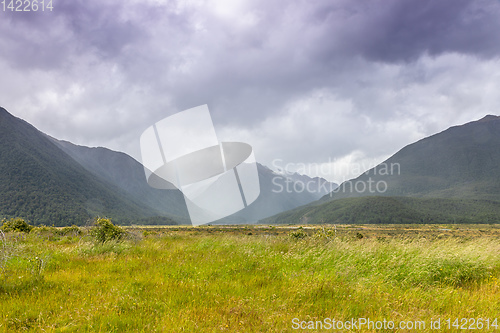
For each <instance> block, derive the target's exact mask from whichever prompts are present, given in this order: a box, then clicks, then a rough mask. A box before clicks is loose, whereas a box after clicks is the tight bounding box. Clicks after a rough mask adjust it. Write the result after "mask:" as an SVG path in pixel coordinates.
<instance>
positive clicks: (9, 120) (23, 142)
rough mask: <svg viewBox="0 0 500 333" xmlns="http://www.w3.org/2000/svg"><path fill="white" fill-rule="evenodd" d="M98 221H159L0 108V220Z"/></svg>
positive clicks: (66, 223) (47, 221)
mask: <svg viewBox="0 0 500 333" xmlns="http://www.w3.org/2000/svg"><path fill="white" fill-rule="evenodd" d="M96 215H105V216H110V217H113V218H115V219H117V220H119V221H120V222H121V223H127V222H130V221H131V220H133V219H141V218H145V217H152V216H155V215H159V214H158V213H157V212H154V211H152V210H151V209H150V208H148V207H146V206H144V205H141V204H140V203H137V202H134V201H133V200H130V199H129V198H127V196H126V193H125V192H123V191H121V190H120V189H119V188H118V187H116V186H114V185H113V184H110V183H106V182H103V181H102V180H101V179H98V178H97V177H96V176H94V175H93V174H92V173H90V172H88V171H87V170H86V169H85V168H83V167H82V166H81V165H80V164H78V163H77V162H76V161H75V160H74V159H72V158H71V157H70V156H68V155H67V154H66V153H65V152H63V151H62V150H61V149H60V148H59V147H58V146H57V145H55V144H54V143H53V142H52V140H50V139H49V138H47V136H46V135H45V134H43V133H41V132H40V131H38V130H37V129H36V128H34V127H33V126H31V125H30V124H28V123H27V122H25V121H23V120H21V119H18V118H16V117H14V116H12V115H11V114H10V113H8V112H7V111H6V110H5V109H3V108H0V217H15V216H19V217H23V218H25V219H28V220H30V221H31V222H32V223H34V224H47V225H56V226H60V225H70V224H78V225H81V224H84V223H86V222H87V220H88V219H90V218H92V217H94V216H96Z"/></svg>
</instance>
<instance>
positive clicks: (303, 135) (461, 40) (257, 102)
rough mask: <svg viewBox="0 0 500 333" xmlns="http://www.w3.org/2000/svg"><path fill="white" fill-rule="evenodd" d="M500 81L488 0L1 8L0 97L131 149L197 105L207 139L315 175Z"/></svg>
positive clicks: (61, 132)
mask: <svg viewBox="0 0 500 333" xmlns="http://www.w3.org/2000/svg"><path fill="white" fill-rule="evenodd" d="M46 1H47V0H46ZM0 6H1V5H0ZM0 9H2V8H0ZM499 92H500V1H498V0H469V1H467V0H373V1H370V0H338V1H332V0H328V1H321V0H315V1H309V0H308V1H293V0H272V1H270V0H262V1H261V0H252V1H241V0H227V1H161V0H155V1H152V0H140V1H126V0H107V1H103V0H82V1H80V0H53V11H52V12H47V11H46V12H30V13H25V12H10V11H9V10H7V11H6V12H3V11H0V105H1V106H3V107H5V108H6V109H7V110H8V111H10V112H11V113H12V114H14V115H15V116H17V117H20V118H22V119H24V120H26V121H28V122H30V123H31V124H33V125H34V126H35V127H37V128H38V129H40V130H41V131H43V132H45V133H47V134H49V135H51V136H54V137H56V138H58V139H64V140H69V141H71V142H73V143H76V144H81V145H89V146H104V147H108V148H111V149H114V150H119V151H124V152H126V153H129V154H130V155H132V156H133V157H135V158H136V159H138V160H140V150H139V137H140V135H141V134H142V132H143V131H144V130H145V129H146V128H147V127H149V126H150V125H152V124H153V123H155V122H157V121H159V120H161V119H163V118H165V117H166V116H169V115H172V114H174V113H176V112H179V111H182V110H185V109H188V108H191V107H195V106H198V105H202V104H208V106H209V108H210V111H211V114H212V117H213V121H214V125H215V127H216V130H217V134H218V136H219V139H220V140H227V141H243V142H247V143H249V144H251V145H252V146H253V148H254V151H255V156H256V158H257V160H258V161H259V162H261V163H263V164H265V165H268V166H270V167H273V165H274V167H276V166H282V167H283V166H284V165H285V163H292V164H291V165H290V166H291V167H293V166H295V167H298V168H299V169H300V168H302V166H303V164H302V163H304V164H307V165H310V166H311V168H309V170H306V171H308V173H309V174H311V175H314V174H315V173H316V171H320V170H319V167H316V166H319V165H321V164H323V171H324V173H323V174H321V175H322V176H324V177H326V178H328V179H330V180H335V181H341V180H343V179H344V178H348V177H349V176H355V174H356V173H357V172H359V171H364V170H359V169H360V168H363V167H365V168H368V167H369V166H373V165H374V164H376V163H379V162H382V161H383V160H384V159H385V158H387V157H389V156H390V155H392V154H394V153H395V152H397V151H398V150H399V149H401V148H402V147H404V146H405V145H407V144H409V143H412V142H414V141H416V140H419V139H421V138H423V137H426V136H429V135H431V134H434V133H437V132H440V131H442V130H445V129H446V128H448V127H450V126H453V125H458V124H463V123H466V122H469V121H472V120H476V119H479V118H482V117H483V116H484V115H486V114H499V113H500V111H499V110H500V94H499ZM328 163H330V164H328ZM327 166H329V167H327ZM348 166H349V169H346V168H347V167H348ZM299 171H300V170H299ZM348 173H351V175H347V174H348Z"/></svg>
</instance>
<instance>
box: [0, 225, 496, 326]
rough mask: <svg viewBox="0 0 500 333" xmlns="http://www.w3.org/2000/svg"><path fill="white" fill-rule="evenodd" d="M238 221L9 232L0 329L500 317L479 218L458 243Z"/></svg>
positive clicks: (487, 236)
mask: <svg viewBox="0 0 500 333" xmlns="http://www.w3.org/2000/svg"><path fill="white" fill-rule="evenodd" d="M247 228H248V227H245V230H243V232H241V233H236V232H226V233H224V232H217V233H214V232H210V233H208V232H205V231H203V229H201V230H200V229H197V230H195V231H193V230H192V229H189V230H188V229H186V230H183V229H177V230H171V229H165V230H155V231H151V230H149V231H147V232H137V230H134V231H133V232H134V234H133V235H132V236H129V237H125V239H124V240H122V241H120V242H113V241H110V242H105V243H102V244H98V243H95V242H92V240H91V239H90V238H89V236H86V235H76V234H71V233H69V234H68V235H66V236H61V235H58V236H57V237H54V238H50V237H47V235H46V233H47V232H53V230H52V231H50V230H49V231H46V232H38V233H30V234H28V235H24V236H23V237H18V235H15V234H7V235H6V239H7V242H9V244H11V245H12V246H13V247H15V248H16V255H15V256H12V257H9V258H8V260H6V261H5V269H4V272H3V273H0V274H1V280H0V304H1V307H0V332H16V331H23V332H25V331H28V332H30V331H32V332H38V331H41V330H43V331H47V332H130V331H132V332H154V331H158V332H177V331H188V332H189V331H192V332H216V331H217V332H219V331H231V332H274V331H276V332H282V331H294V330H292V319H293V318H300V319H301V320H322V319H323V318H326V317H328V318H337V319H343V320H347V319H350V318H358V317H365V318H370V319H372V320H383V319H386V320H394V321H399V320H427V321H429V320H430V319H431V318H434V319H436V318H438V317H440V318H461V317H467V318H469V317H475V318H479V317H484V318H496V317H497V316H498V313H499V310H500V297H499V287H500V285H499V283H498V278H499V276H500V241H499V239H498V238H497V237H496V236H495V237H491V233H489V231H488V230H489V229H488V227H487V226H485V229H484V231H482V232H481V235H479V236H474V237H470V238H467V239H464V238H463V237H437V236H436V237H428V235H429V233H428V234H427V237H426V238H422V237H417V236H415V237H404V236H402V235H404V234H401V233H398V234H397V237H396V236H395V237H392V236H390V235H388V233H387V232H386V233H385V234H384V233H383V232H378V233H377V234H376V236H372V234H370V232H368V231H364V230H361V231H359V230H357V229H355V230H353V232H352V233H341V232H339V233H336V232H330V230H326V231H325V230H324V229H313V230H311V229H304V230H302V229H300V235H301V236H300V237H296V236H293V235H292V236H289V234H290V233H297V230H295V229H294V230H291V231H288V233H285V232H281V231H280V232H278V233H277V234H274V230H273V231H272V232H268V233H264V232H259V230H257V229H255V230H254V229H252V230H251V233H252V235H248V233H249V232H248V230H247ZM492 228H493V227H492ZM435 230H436V231H435V232H436V234H438V233H441V231H440V230H439V228H436V229H435ZM495 230H496V229H495ZM358 232H360V233H363V234H364V235H365V236H364V237H363V238H361V239H360V238H358V237H356V233H358ZM495 235H496V234H495ZM35 258H43V260H44V265H43V269H39V270H38V272H37V267H39V265H40V261H36V259H35ZM37 265H38V266H37Z"/></svg>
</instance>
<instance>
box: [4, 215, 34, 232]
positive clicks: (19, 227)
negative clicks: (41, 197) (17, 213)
mask: <svg viewBox="0 0 500 333" xmlns="http://www.w3.org/2000/svg"><path fill="white" fill-rule="evenodd" d="M2 222H3V225H2V230H3V231H5V232H8V231H17V232H26V233H28V232H30V231H31V229H33V226H32V225H29V224H28V223H27V222H26V221H25V220H23V219H22V218H20V217H16V218H12V219H10V220H9V221H7V220H5V219H4V220H3V221H2Z"/></svg>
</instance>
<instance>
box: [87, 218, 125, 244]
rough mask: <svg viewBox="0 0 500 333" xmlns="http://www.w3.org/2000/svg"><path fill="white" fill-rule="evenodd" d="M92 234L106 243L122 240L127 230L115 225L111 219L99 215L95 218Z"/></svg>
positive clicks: (97, 239)
mask: <svg viewBox="0 0 500 333" xmlns="http://www.w3.org/2000/svg"><path fill="white" fill-rule="evenodd" d="M90 234H91V235H92V237H93V238H94V239H95V240H96V241H97V242H99V243H105V242H108V241H111V240H121V239H122V238H123V237H124V236H125V230H123V229H122V228H120V227H119V226H116V225H114V224H113V223H112V222H111V220H110V219H106V218H101V217H98V218H96V219H95V220H94V226H93V227H92V229H91V230H90Z"/></svg>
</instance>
